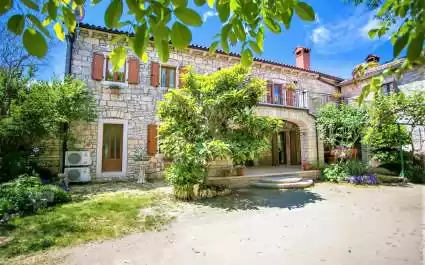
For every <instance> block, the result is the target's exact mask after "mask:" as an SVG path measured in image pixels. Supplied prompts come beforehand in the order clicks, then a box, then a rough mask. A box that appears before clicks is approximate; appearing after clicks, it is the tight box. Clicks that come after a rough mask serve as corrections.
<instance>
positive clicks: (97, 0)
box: [91, 0, 102, 6]
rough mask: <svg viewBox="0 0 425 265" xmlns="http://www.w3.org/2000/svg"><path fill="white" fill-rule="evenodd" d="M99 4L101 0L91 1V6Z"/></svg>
mask: <svg viewBox="0 0 425 265" xmlns="http://www.w3.org/2000/svg"><path fill="white" fill-rule="evenodd" d="M100 2H102V0H91V5H92V6H94V5H97V4H99V3H100Z"/></svg>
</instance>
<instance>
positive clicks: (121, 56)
mask: <svg viewBox="0 0 425 265" xmlns="http://www.w3.org/2000/svg"><path fill="white" fill-rule="evenodd" d="M109 58H110V59H111V63H112V67H113V69H114V72H117V71H119V69H120V68H121V67H123V66H124V64H125V60H126V58H127V51H126V49H125V48H124V47H122V46H120V47H116V48H115V49H113V50H112V52H111V53H110V54H109Z"/></svg>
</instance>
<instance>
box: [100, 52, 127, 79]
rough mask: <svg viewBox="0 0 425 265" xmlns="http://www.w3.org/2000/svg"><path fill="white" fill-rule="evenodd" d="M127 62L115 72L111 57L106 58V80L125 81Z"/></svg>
mask: <svg viewBox="0 0 425 265" xmlns="http://www.w3.org/2000/svg"><path fill="white" fill-rule="evenodd" d="M125 70H126V64H124V65H123V66H122V67H121V68H120V69H119V70H118V71H117V72H114V68H113V67H112V62H111V59H110V58H109V57H108V58H106V67H105V80H106V81H114V82H125Z"/></svg>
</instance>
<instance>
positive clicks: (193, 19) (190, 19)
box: [174, 7, 202, 27]
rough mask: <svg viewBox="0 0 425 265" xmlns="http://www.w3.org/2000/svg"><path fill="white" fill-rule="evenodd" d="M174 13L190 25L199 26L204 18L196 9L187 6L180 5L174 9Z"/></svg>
mask: <svg viewBox="0 0 425 265" xmlns="http://www.w3.org/2000/svg"><path fill="white" fill-rule="evenodd" d="M174 14H175V15H176V17H177V18H178V19H180V20H181V21H182V22H183V23H185V24H186V25H189V26H194V27H199V26H201V25H202V18H201V16H200V15H199V14H198V13H196V11H195V10H193V9H190V8H186V7H179V8H176V9H174Z"/></svg>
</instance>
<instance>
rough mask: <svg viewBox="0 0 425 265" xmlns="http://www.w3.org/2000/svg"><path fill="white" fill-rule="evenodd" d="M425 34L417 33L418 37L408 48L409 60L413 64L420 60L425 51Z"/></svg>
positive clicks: (412, 40) (411, 41)
mask: <svg viewBox="0 0 425 265" xmlns="http://www.w3.org/2000/svg"><path fill="white" fill-rule="evenodd" d="M423 43H424V34H423V33H420V32H417V33H416V36H415V37H414V38H413V39H411V40H410V41H409V45H408V46H407V59H409V61H411V62H413V61H415V60H416V59H418V58H419V56H420V55H421V52H422V50H423V47H424V46H423Z"/></svg>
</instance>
